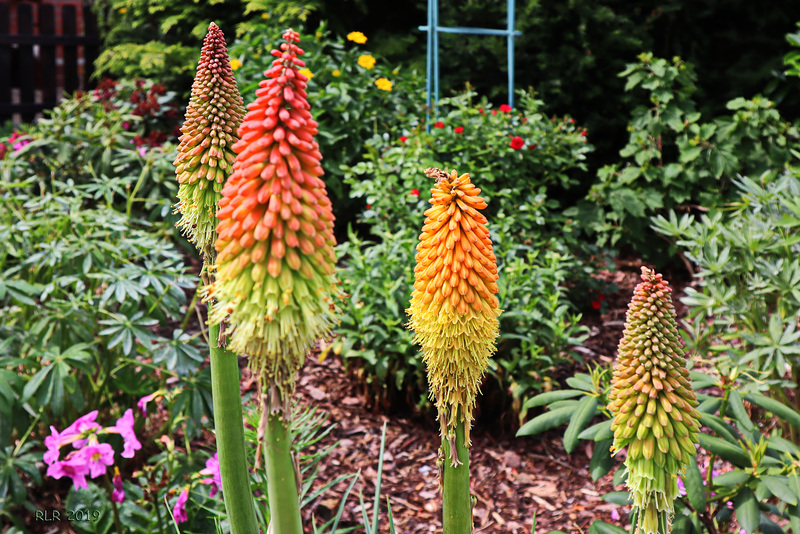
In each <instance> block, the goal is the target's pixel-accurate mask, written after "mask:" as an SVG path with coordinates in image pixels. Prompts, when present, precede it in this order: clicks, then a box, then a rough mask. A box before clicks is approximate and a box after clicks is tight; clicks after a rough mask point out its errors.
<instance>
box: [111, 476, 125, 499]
mask: <svg viewBox="0 0 800 534" xmlns="http://www.w3.org/2000/svg"><path fill="white" fill-rule="evenodd" d="M111 482H112V484H114V489H113V490H112V491H111V500H112V501H114V502H116V503H120V502H122V501H124V500H125V490H123V489H122V476H120V474H119V469H117V468H116V467H115V468H114V479H113V480H112V481H111Z"/></svg>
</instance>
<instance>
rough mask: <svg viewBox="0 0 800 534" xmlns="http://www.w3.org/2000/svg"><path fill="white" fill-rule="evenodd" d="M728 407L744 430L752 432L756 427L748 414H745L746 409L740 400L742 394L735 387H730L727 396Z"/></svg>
mask: <svg viewBox="0 0 800 534" xmlns="http://www.w3.org/2000/svg"><path fill="white" fill-rule="evenodd" d="M728 408H729V409H730V411H731V413H732V414H733V417H734V418H735V419H736V421H737V422H738V423H739V425H740V426H741V427H742V429H744V430H745V432H752V431H753V430H755V428H756V427H755V425H754V424H753V421H751V420H750V416H749V415H747V410H746V409H745V407H744V403H743V402H742V395H741V394H740V393H739V392H738V391H736V390H735V389H732V390H731V391H730V395H729V396H728Z"/></svg>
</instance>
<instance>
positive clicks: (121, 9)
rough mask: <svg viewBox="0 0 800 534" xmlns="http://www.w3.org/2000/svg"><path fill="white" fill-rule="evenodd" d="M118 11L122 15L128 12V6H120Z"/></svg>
mask: <svg viewBox="0 0 800 534" xmlns="http://www.w3.org/2000/svg"><path fill="white" fill-rule="evenodd" d="M119 12H120V13H122V14H123V15H124V14H125V13H127V12H128V8H127V7H121V8H119Z"/></svg>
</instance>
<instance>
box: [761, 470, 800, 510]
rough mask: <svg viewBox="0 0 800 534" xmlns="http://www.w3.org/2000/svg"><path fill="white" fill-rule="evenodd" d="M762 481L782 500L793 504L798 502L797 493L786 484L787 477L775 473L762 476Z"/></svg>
mask: <svg viewBox="0 0 800 534" xmlns="http://www.w3.org/2000/svg"><path fill="white" fill-rule="evenodd" d="M761 482H763V483H764V485H765V486H766V487H767V489H768V490H769V491H770V493H772V494H773V495H775V496H776V497H777V498H779V499H780V500H782V501H784V502H787V503H789V504H791V505H795V504H797V495H796V494H795V493H794V491H792V490H791V488H789V486H788V485H787V484H786V477H780V476H775V475H765V476H763V477H761Z"/></svg>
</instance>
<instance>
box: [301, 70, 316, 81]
mask: <svg viewBox="0 0 800 534" xmlns="http://www.w3.org/2000/svg"><path fill="white" fill-rule="evenodd" d="M297 72H299V73H300V74H302V75H303V76H305V77H306V78H308V79H309V80H310V79H311V78H313V77H314V74H313V73H312V72H311V69H300V70H298V71H297Z"/></svg>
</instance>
